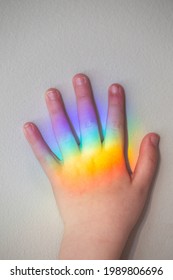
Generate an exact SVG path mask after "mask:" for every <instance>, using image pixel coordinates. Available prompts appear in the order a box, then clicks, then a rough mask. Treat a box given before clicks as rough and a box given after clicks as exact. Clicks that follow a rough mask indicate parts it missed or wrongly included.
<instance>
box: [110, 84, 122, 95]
mask: <svg viewBox="0 0 173 280" xmlns="http://www.w3.org/2000/svg"><path fill="white" fill-rule="evenodd" d="M111 92H112V93H113V94H118V93H121V88H120V87H119V86H118V85H112V86H111Z"/></svg>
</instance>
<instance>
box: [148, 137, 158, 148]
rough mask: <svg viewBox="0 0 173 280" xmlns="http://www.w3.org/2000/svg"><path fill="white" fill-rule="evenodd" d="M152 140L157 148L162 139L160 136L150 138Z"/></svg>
mask: <svg viewBox="0 0 173 280" xmlns="http://www.w3.org/2000/svg"><path fill="white" fill-rule="evenodd" d="M150 140H151V143H152V144H153V145H154V146H155V147H157V146H158V144H159V140H160V137H159V136H158V135H152V136H151V137H150Z"/></svg>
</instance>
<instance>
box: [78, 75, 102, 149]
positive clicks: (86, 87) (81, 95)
mask: <svg viewBox="0 0 173 280" xmlns="http://www.w3.org/2000/svg"><path fill="white" fill-rule="evenodd" d="M73 86H74V90H75V94H76V99H77V108H78V118H79V124H80V138H81V139H80V140H81V147H82V151H87V152H89V151H90V152H91V151H92V150H94V149H96V148H99V147H101V139H100V133H99V129H98V119H97V114H96V110H95V103H94V98H93V95H92V90H91V86H90V82H89V79H88V77H87V76H86V75H84V74H76V75H75V76H74V77H73Z"/></svg>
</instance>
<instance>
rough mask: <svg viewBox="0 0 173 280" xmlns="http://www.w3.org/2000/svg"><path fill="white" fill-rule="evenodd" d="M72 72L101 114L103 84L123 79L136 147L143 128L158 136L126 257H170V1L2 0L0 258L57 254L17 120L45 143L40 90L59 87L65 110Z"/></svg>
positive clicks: (41, 186) (53, 215) (58, 225)
mask: <svg viewBox="0 0 173 280" xmlns="http://www.w3.org/2000/svg"><path fill="white" fill-rule="evenodd" d="M78 72H83V73H85V74H87V75H88V76H89V78H90V79H91V83H92V86H93V91H94V93H95V97H96V102H99V110H100V111H103V112H102V120H103V121H104V119H105V113H106V106H105V105H104V104H106V102H107V88H108V86H109V85H110V84H111V83H113V82H119V83H121V84H122V85H123V86H124V87H125V89H126V93H127V107H128V108H131V109H129V110H131V113H130V114H132V113H133V114H134V115H135V116H136V122H137V123H138V126H139V128H140V129H139V130H140V133H138V131H136V132H135V134H134V137H136V141H137V146H136V149H138V147H139V143H140V141H141V138H142V137H143V136H144V135H145V134H146V133H148V132H150V131H155V132H157V133H159V134H160V135H161V143H160V148H161V162H160V167H159V172H158V175H157V177H156V180H155V184H154V186H153V192H152V196H151V199H150V201H149V204H148V207H147V210H146V212H145V215H144V217H143V219H142V222H141V223H140V225H139V226H138V228H137V231H136V232H135V235H134V236H133V238H132V239H131V241H130V246H129V245H128V246H127V248H126V250H125V253H124V257H128V258H132V259H172V258H173V218H172V213H173V147H172V142H173V141H172V139H173V125H172V119H173V109H172V106H173V1H172V0H145V1H140V0H131V1H130V0H107V1H106V0H105V1H103V0H87V1H85V0H76V1H75V0H69V1H67V0H57V1H56V0H47V1H46V0H43V1H41V0H40V1H39V0H36V1H34V0H31V1H27V0H26V1H24V0H23V1H22V0H15V1H12V0H7V1H5V0H1V1H0V80H1V81H0V95H1V101H0V127H1V130H0V258H1V259H28V258H29V259H54V258H56V256H57V252H58V248H59V244H60V241H61V236H62V229H63V227H62V222H61V220H60V216H59V213H58V211H57V209H56V205H55V201H54V197H53V194H52V191H51V188H50V184H49V182H48V179H47V177H46V175H45V174H44V173H43V171H42V169H41V167H40V166H39V164H38V162H37V161H36V160H35V157H34V156H33V154H32V152H31V150H30V147H29V145H28V143H27V142H26V141H25V138H24V136H23V133H22V125H23V123H24V122H26V121H34V122H35V123H36V124H37V125H38V126H39V127H40V129H41V131H42V132H43V135H44V136H45V138H46V140H47V141H48V143H49V144H50V145H53V144H52V141H51V136H50V135H51V133H52V131H51V127H50V121H49V118H48V113H47V110H46V106H45V103H44V92H45V90H46V89H47V88H49V87H57V88H58V89H59V90H60V91H61V92H62V95H63V96H64V99H65V103H66V104H67V110H69V114H70V115H73V114H74V112H75V111H73V112H72V111H70V107H74V108H75V98H74V92H73V87H72V81H71V79H72V77H73V76H74V75H75V74H76V73H78ZM70 103H71V104H72V105H71V106H70ZM103 105H104V107H103ZM128 108H127V109H128ZM75 117H76V115H75ZM139 134H140V135H139ZM51 147H52V149H53V146H51ZM134 237H135V238H134Z"/></svg>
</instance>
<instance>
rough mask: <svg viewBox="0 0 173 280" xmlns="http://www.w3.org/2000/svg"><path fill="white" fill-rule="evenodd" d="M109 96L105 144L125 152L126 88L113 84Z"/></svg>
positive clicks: (119, 152)
mask: <svg viewBox="0 0 173 280" xmlns="http://www.w3.org/2000/svg"><path fill="white" fill-rule="evenodd" d="M108 92H109V96H108V115H107V123H106V133H105V140H104V146H105V148H113V149H115V151H116V153H118V154H121V157H123V153H124V132H125V96H124V89H123V87H122V86H121V85H119V84H112V85H111V86H110V87H109V89H108Z"/></svg>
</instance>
